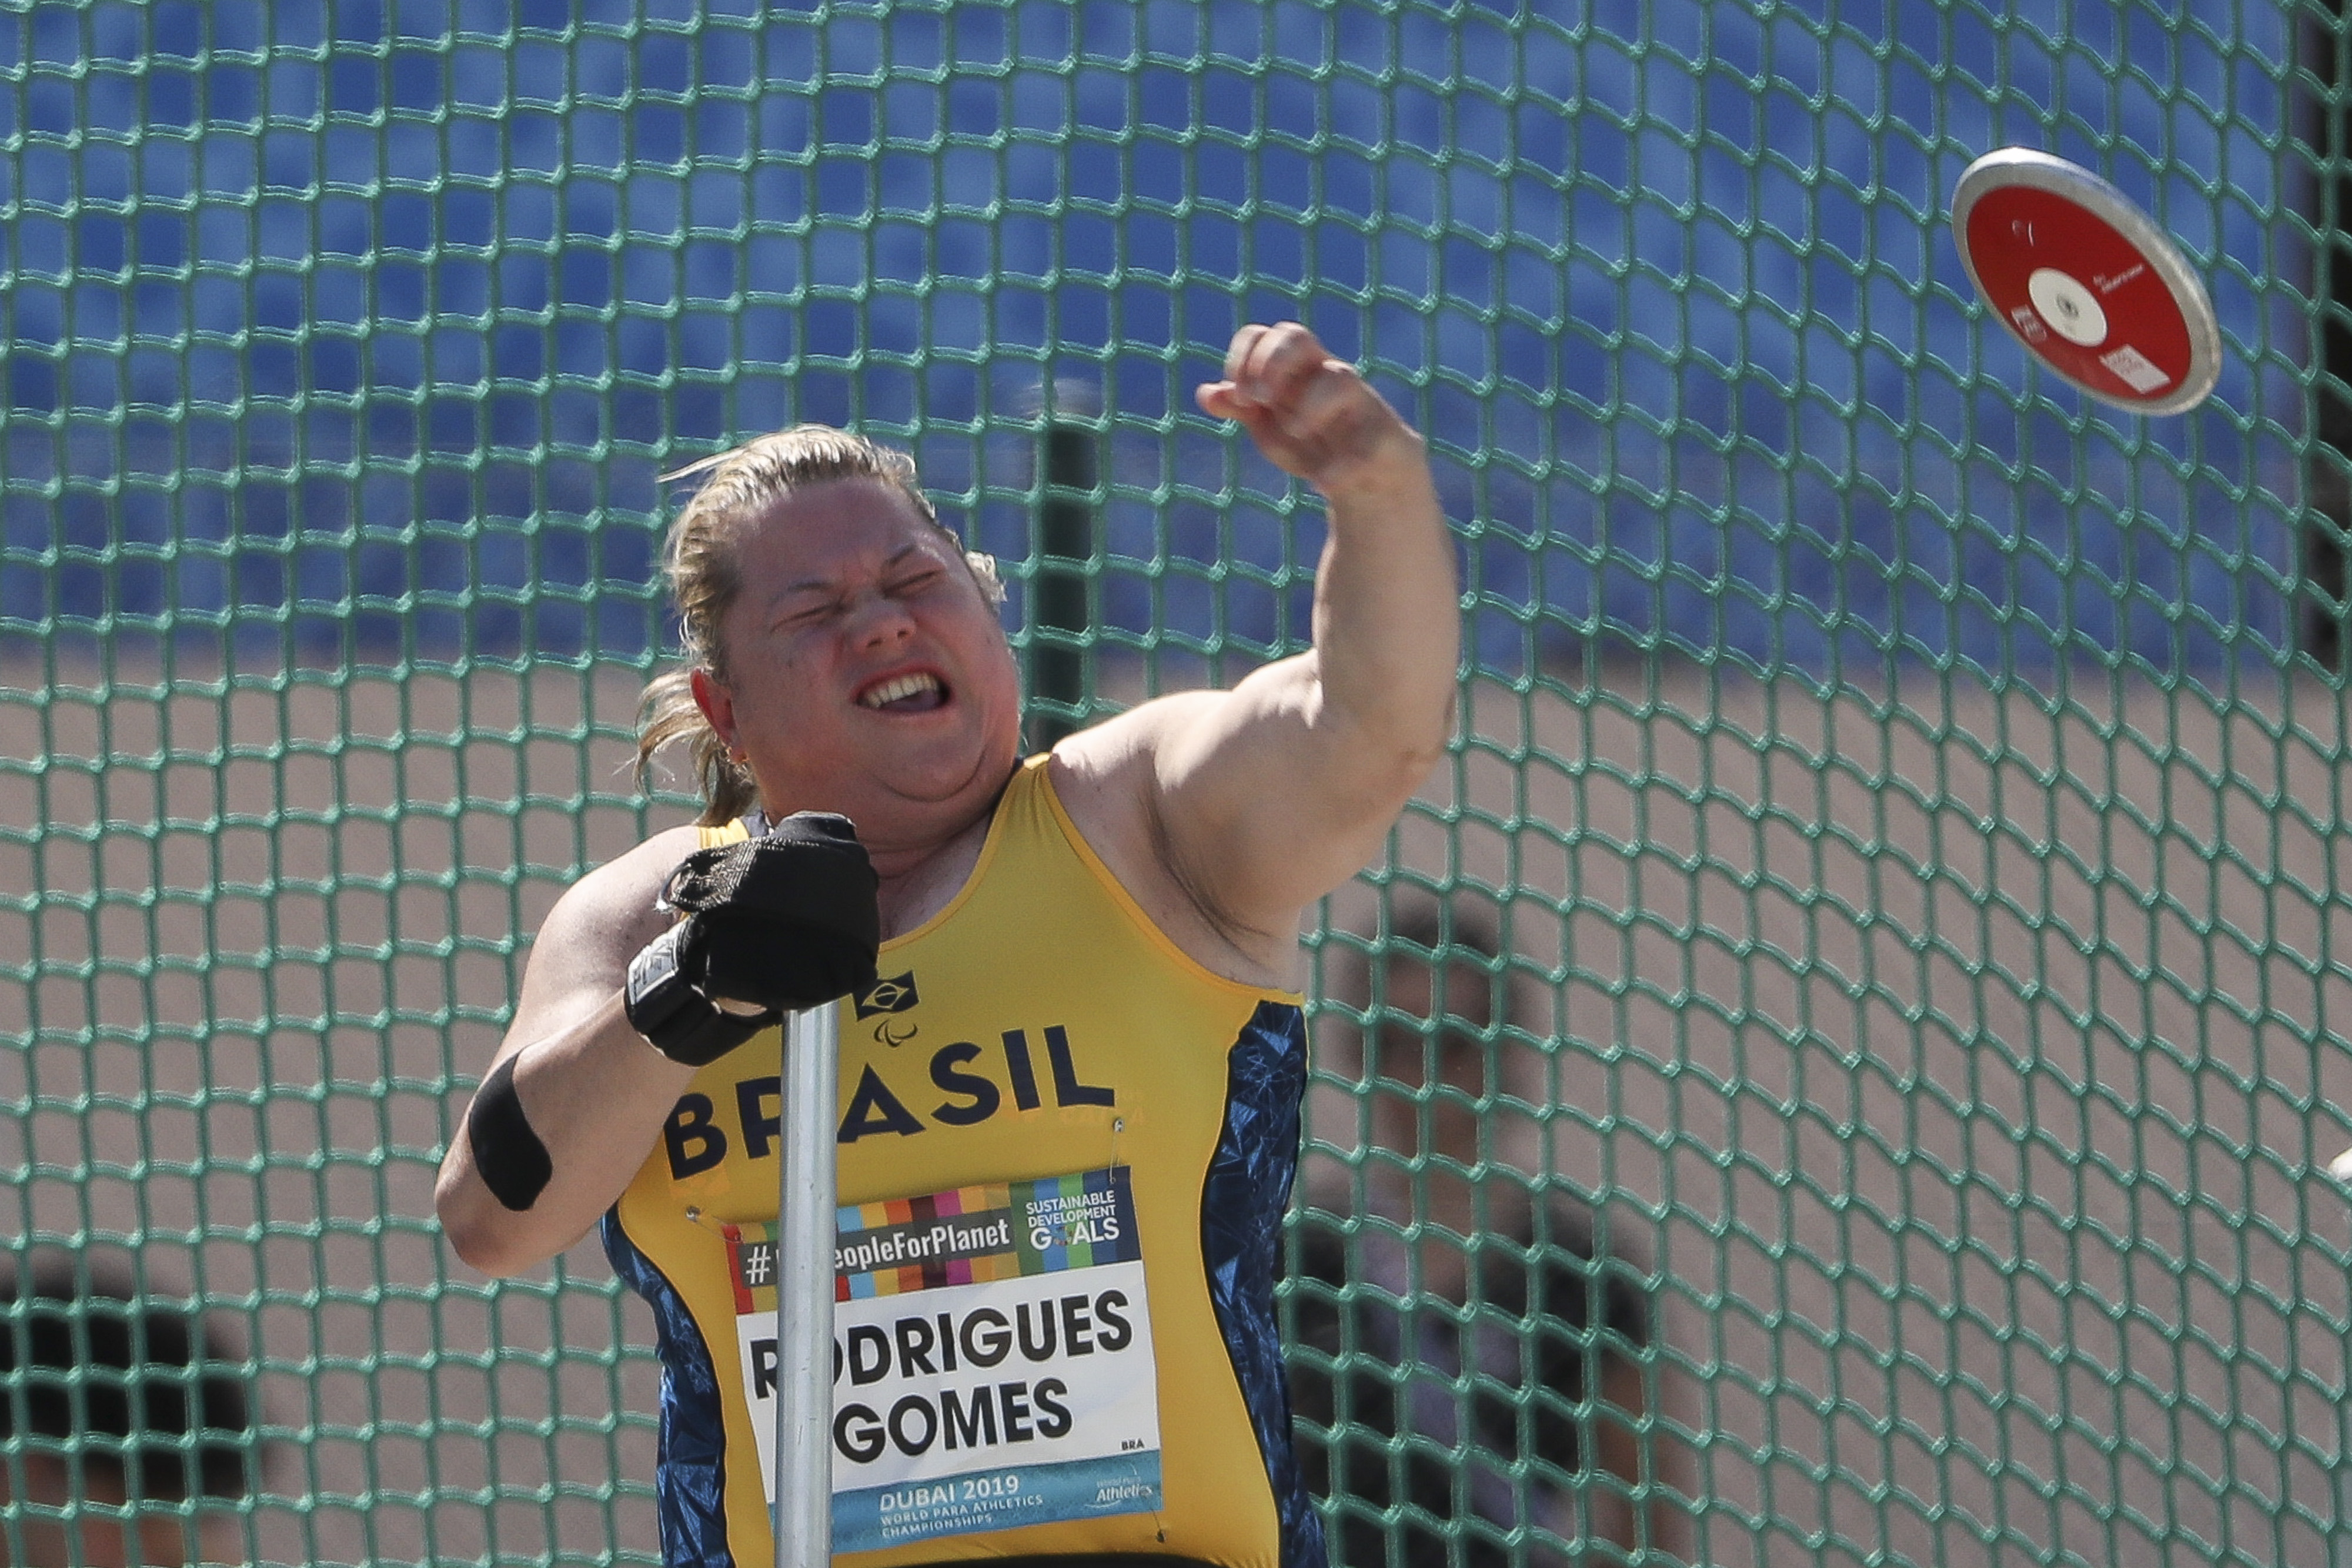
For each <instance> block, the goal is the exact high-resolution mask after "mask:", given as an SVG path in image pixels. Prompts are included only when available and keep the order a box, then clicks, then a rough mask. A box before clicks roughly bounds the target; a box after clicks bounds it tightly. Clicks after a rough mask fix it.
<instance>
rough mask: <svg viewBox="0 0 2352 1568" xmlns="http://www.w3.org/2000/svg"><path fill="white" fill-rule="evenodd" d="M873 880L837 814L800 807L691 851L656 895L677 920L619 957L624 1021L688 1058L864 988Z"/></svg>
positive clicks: (874, 932) (873, 945)
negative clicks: (757, 831)
mask: <svg viewBox="0 0 2352 1568" xmlns="http://www.w3.org/2000/svg"><path fill="white" fill-rule="evenodd" d="M877 887H878V883H877V879H876V877H875V874H874V867H873V864H872V862H869V861H868V860H867V859H866V849H865V846H864V845H862V844H860V843H859V842H858V841H857V834H856V830H855V829H854V828H852V827H851V826H850V824H849V822H848V821H847V819H845V818H842V817H836V816H831V815H826V814H820V813H817V812H812V811H803V812H800V813H798V814H796V815H794V816H790V817H786V818H785V819H784V820H783V821H781V822H778V823H777V824H776V825H775V826H774V828H772V829H771V830H770V831H769V832H768V833H767V834H766V835H765V836H764V837H761V838H757V839H751V840H748V841H745V842H742V843H739V844H728V845H725V846H723V847H721V848H717V849H708V850H698V851H696V852H694V853H693V854H690V855H688V856H687V858H686V859H685V860H684V861H682V862H679V864H678V867H677V870H676V871H675V872H673V873H670V878H669V882H668V883H667V885H666V886H665V887H664V889H663V893H662V903H663V904H664V905H666V906H667V907H669V908H674V909H677V910H679V911H681V912H682V913H684V914H685V915H686V918H685V919H684V920H682V921H680V922H679V923H678V924H677V925H674V926H672V927H671V928H670V929H669V930H668V931H666V932H664V933H663V934H662V935H661V936H658V937H656V939H655V940H654V941H652V942H651V943H648V944H647V945H646V948H645V950H644V951H643V952H641V953H639V954H638V955H637V956H636V959H635V961H634V962H633V963H631V964H630V966H629V983H628V987H627V989H626V991H625V1007H626V1009H627V1010H628V1015H629V1023H630V1026H631V1027H632V1028H634V1029H635V1030H636V1031H637V1032H638V1033H639V1034H642V1035H644V1036H645V1037H646V1039H647V1040H651V1041H652V1042H653V1044H654V1048H655V1049H656V1050H657V1051H661V1052H662V1053H663V1054H664V1055H665V1056H667V1057H669V1058H671V1059H672V1060H673V1061H682V1062H686V1063H688V1064H689V1065H691V1066H697V1067H699V1066H701V1065H702V1064H703V1063H704V1062H707V1061H716V1060H717V1059H718V1058H719V1057H720V1056H723V1055H725V1054H726V1053H727V1052H728V1051H732V1050H734V1049H735V1048H736V1047H737V1046H739V1045H740V1044H742V1043H743V1042H744V1041H745V1040H749V1039H751V1036H753V1035H755V1034H757V1033H759V1032H760V1030H763V1029H766V1028H769V1027H771V1026H772V1025H774V1024H776V1023H778V1022H780V1021H781V1020H782V1017H783V1015H784V1014H785V1013H787V1012H792V1011H795V1010H797V1009H802V1008H813V1007H819V1006H822V1005H824V1004H825V1003H827V1002H831V1001H833V1000H835V998H839V997H843V996H846V995H849V994H851V993H853V992H856V991H862V990H864V989H866V988H867V987H869V986H871V985H873V984H874V980H875V967H874V966H875V959H876V956H877V952H878V950H879V948H880V947H881V943H882V916H881V912H880V909H879V907H878V906H877V903H876V897H875V895H876V892H877ZM720 1000H726V1001H731V1002H735V1003H738V1004H741V1005H743V1006H746V1007H748V1008H751V1009H757V1010H756V1011H753V1012H750V1013H739V1012H732V1011H730V1010H728V1009H723V1008H720V1007H719V1006H718V1005H717V1003H718V1002H719V1001H720Z"/></svg>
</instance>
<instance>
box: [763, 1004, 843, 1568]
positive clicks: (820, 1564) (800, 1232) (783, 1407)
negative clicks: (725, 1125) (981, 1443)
mask: <svg viewBox="0 0 2352 1568" xmlns="http://www.w3.org/2000/svg"><path fill="white" fill-rule="evenodd" d="M840 1040H841V1023H840V1017H839V1015H838V1013H837V1012H836V1011H835V1007H834V1006H833V1005H831V1004H828V1005H827V1006H824V1007H821V1008H810V1009H806V1010H805V1011H803V1012H796V1013H794V1014H793V1015H792V1016H791V1017H790V1018H789V1019H785V1021H784V1106H783V1110H784V1127H783V1134H784V1151H783V1162H782V1164H783V1168H782V1186H781V1188H780V1190H779V1191H778V1193H777V1200H776V1213H777V1217H778V1221H779V1226H780V1228H779V1230H778V1233H777V1238H776V1488H775V1490H776V1568H824V1564H827V1563H831V1562H832V1561H833V1430H832V1428H833V1291H834V1275H833V1244H834V1160H835V1145H834V1138H835V1133H834V1115H835V1112H836V1111H837V1110H838V1109H839V1105H838V1101H837V1092H838V1090H837V1082H838V1073H839V1069H838V1066H837V1062H838V1058H839V1049H840Z"/></svg>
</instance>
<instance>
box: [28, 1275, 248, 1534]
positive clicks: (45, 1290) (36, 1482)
mask: <svg viewBox="0 0 2352 1568" xmlns="http://www.w3.org/2000/svg"><path fill="white" fill-rule="evenodd" d="M245 1362H246V1357H245V1354H244V1353H243V1352H242V1351H241V1350H238V1349H236V1348H235V1347H234V1346H233V1345H232V1343H230V1341H229V1338H228V1336H227V1335H226V1333H224V1332H223V1331H222V1329H221V1327H220V1325H219V1324H218V1323H217V1322H214V1321H211V1320H210V1319H208V1318H207V1317H206V1316H205V1314H203V1313H201V1312H198V1311H197V1310H196V1309H195V1308H194V1307H192V1306H190V1305H188V1304H186V1303H184V1302H179V1301H149V1300H142V1299H141V1298H140V1297H139V1296H138V1294H137V1293H136V1292H135V1291H133V1290H132V1289H131V1287H130V1285H129V1284H128V1283H127V1281H124V1280H123V1279H122V1278H121V1276H120V1275H119V1274H118V1273H117V1272H116V1271H114V1270H110V1269H106V1268H103V1267H100V1266H95V1265H91V1264H89V1263H88V1262H87V1261H84V1260H75V1259H72V1258H45V1259H43V1260H41V1261H39V1262H37V1263H36V1264H33V1265H31V1266H29V1267H28V1268H27V1269H26V1270H25V1271H24V1273H23V1274H22V1275H17V1274H15V1273H11V1274H9V1275H8V1276H7V1277H5V1278H0V1564H24V1565H28V1568H111V1565H112V1564H116V1563H144V1564H148V1565H150V1568H152V1565H154V1564H159V1563H239V1562H243V1561H245V1560H246V1559H245V1552H244V1551H243V1549H242V1541H243V1531H242V1530H241V1529H240V1528H239V1525H238V1521H237V1520H236V1518H235V1517H233V1516H232V1515H229V1514H226V1513H224V1512H222V1511H219V1509H218V1507H217V1506H216V1505H219V1504H223V1503H235V1502H237V1501H239V1500H242V1499H244V1498H245V1497H246V1496H247V1495H248V1494H249V1493H250V1492H251V1491H252V1490H253V1483H254V1461H255V1457H256V1453H257V1441H256V1437H255V1432H254V1410H253V1400H252V1397H251V1395H250V1393H249V1391H248V1387H247V1380H246V1377H245V1374H244V1371H243V1368H244V1365H245ZM191 1503H193V1504H194V1507H193V1508H191V1507H189V1506H187V1505H189V1504H191Z"/></svg>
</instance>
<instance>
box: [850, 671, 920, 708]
mask: <svg viewBox="0 0 2352 1568" xmlns="http://www.w3.org/2000/svg"><path fill="white" fill-rule="evenodd" d="M939 689H940V683H939V677H938V676H936V675H921V674H917V675H900V676H899V677H898V679H897V680H895V681H885V682H883V683H882V684H881V685H878V686H876V687H875V688H874V689H873V690H872V691H870V692H867V693H866V695H864V696H862V697H860V698H858V699H857V700H858V702H859V703H861V704H863V705H864V706H866V707H880V706H883V705H884V704H886V703H894V702H897V701H898V699H899V698H900V697H910V696H913V695H915V694H916V693H917V692H935V691H937V690H939Z"/></svg>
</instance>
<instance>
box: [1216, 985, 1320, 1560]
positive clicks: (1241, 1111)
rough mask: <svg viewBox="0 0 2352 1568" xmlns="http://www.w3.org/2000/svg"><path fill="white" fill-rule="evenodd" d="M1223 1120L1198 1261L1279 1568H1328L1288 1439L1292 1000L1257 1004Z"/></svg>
mask: <svg viewBox="0 0 2352 1568" xmlns="http://www.w3.org/2000/svg"><path fill="white" fill-rule="evenodd" d="M1226 1064H1227V1065H1226V1069H1225V1071H1226V1079H1225V1125H1224V1130H1223V1133H1221V1134H1219V1135H1218V1138H1217V1150H1216V1153H1215V1154H1214V1155H1212V1156H1211V1157H1210V1160H1209V1175H1208V1179H1207V1180H1206V1181H1204V1182H1202V1186H1201V1254H1202V1261H1203V1262H1204V1263H1205V1264H1206V1265H1207V1267H1208V1274H1209V1300H1210V1302H1211V1304H1212V1305H1213V1306H1214V1307H1215V1308H1216V1312H1217V1327H1218V1329H1219V1330H1220V1331H1221V1332H1222V1333H1223V1335H1224V1340H1225V1354H1227V1355H1228V1356H1230V1357H1231V1358H1232V1359H1233V1364H1234V1379H1235V1380H1236V1381H1237V1382H1239V1383H1240V1385H1241V1390H1242V1403H1243V1404H1244V1406H1247V1407H1248V1409H1249V1416H1250V1425H1251V1427H1254V1428H1255V1430H1256V1433H1257V1447H1258V1453H1259V1454H1260V1455H1261V1456H1262V1457H1263V1458H1265V1479H1266V1482H1267V1484H1268V1485H1269V1486H1271V1487H1272V1488H1273V1490H1274V1506H1275V1513H1276V1519H1277V1521H1279V1523H1280V1527H1281V1531H1282V1568H1325V1563H1326V1562H1327V1558H1326V1554H1325V1552H1324V1546H1323V1521H1321V1519H1320V1518H1318V1516H1317V1514H1316V1512H1315V1503H1314V1500H1313V1499H1312V1498H1311V1497H1309V1496H1308V1495H1307V1481H1306V1478H1305V1476H1304V1475H1303V1474H1301V1472H1300V1470H1299V1465H1298V1456H1297V1451H1296V1450H1295V1449H1294V1448H1292V1446H1291V1441H1290V1389H1289V1385H1288V1383H1287V1381H1286V1379H1285V1377H1284V1376H1283V1371H1282V1331H1281V1329H1280V1328H1279V1327H1278V1326H1277V1324H1276V1321H1275V1315H1274V1286H1275V1281H1276V1279H1277V1278H1279V1277H1280V1274H1281V1270H1282V1217H1283V1213H1284V1211H1285V1210H1286V1208H1288V1207H1289V1206H1290V1184H1291V1180H1292V1178H1293V1177H1295V1176H1297V1174H1298V1137H1299V1125H1298V1105H1299V1099H1300V1096H1301V1095H1302V1094H1303V1093H1304V1092H1305V1090H1306V1086H1307V1020H1306V1015H1305V1014H1304V1013H1302V1012H1301V1011H1300V1010H1299V1009H1298V1008H1297V1006H1296V1005H1294V1004H1292V1003H1288V1002H1260V1003H1259V1004H1258V1008H1257V1011H1256V1013H1255V1014H1254V1015H1253V1016H1252V1017H1251V1019H1250V1021H1249V1022H1248V1023H1247V1024H1246V1025H1244V1027H1243V1030H1242V1033H1241V1038H1240V1039H1239V1040H1235V1041H1234V1048H1233V1051H1232V1053H1231V1054H1230V1055H1229V1056H1228V1057H1227V1058H1226Z"/></svg>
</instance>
